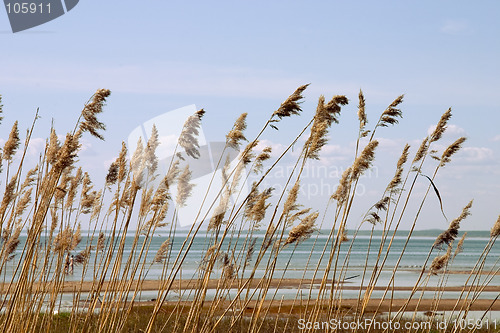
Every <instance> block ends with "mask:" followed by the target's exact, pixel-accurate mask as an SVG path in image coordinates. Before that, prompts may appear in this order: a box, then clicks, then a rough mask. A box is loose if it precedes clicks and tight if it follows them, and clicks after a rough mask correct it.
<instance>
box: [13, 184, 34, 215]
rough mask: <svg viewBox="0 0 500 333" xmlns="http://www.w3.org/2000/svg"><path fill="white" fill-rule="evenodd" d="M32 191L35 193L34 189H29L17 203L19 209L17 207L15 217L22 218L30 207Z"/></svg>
mask: <svg viewBox="0 0 500 333" xmlns="http://www.w3.org/2000/svg"><path fill="white" fill-rule="evenodd" d="M32 191H33V188H29V189H27V190H26V192H24V194H23V196H22V197H21V199H19V202H18V203H17V207H16V212H15V214H14V215H15V216H19V217H21V215H23V213H24V211H25V210H26V208H28V205H29V204H30V202H31V193H32Z"/></svg>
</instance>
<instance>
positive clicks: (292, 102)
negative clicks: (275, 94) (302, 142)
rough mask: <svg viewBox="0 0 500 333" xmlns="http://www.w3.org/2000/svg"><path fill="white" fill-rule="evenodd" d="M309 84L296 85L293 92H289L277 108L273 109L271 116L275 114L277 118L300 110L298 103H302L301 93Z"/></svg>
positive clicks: (297, 112)
mask: <svg viewBox="0 0 500 333" xmlns="http://www.w3.org/2000/svg"><path fill="white" fill-rule="evenodd" d="M307 86H309V84H305V85H303V86H300V87H298V88H297V89H296V90H295V91H294V92H293V94H291V95H290V96H289V97H288V98H287V99H286V100H285V101H284V102H283V103H281V105H280V107H279V108H278V110H276V111H274V113H273V117H274V116H276V117H278V118H279V119H282V118H285V117H290V116H292V115H298V114H300V112H301V111H302V109H301V108H300V104H301V103H302V99H303V98H304V97H303V96H302V93H303V92H304V90H306V88H307Z"/></svg>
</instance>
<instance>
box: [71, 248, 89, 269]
mask: <svg viewBox="0 0 500 333" xmlns="http://www.w3.org/2000/svg"><path fill="white" fill-rule="evenodd" d="M89 257H90V247H87V248H85V249H83V250H81V251H80V252H78V253H77V254H76V255H75V257H74V259H73V262H74V263H75V265H83V264H85V263H86V262H87V260H88V259H89Z"/></svg>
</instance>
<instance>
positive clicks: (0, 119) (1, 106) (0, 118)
mask: <svg viewBox="0 0 500 333" xmlns="http://www.w3.org/2000/svg"><path fill="white" fill-rule="evenodd" d="M2 114H3V104H2V95H0V124H1V123H2V120H3V116H2Z"/></svg>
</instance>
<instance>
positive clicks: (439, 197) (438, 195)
mask: <svg viewBox="0 0 500 333" xmlns="http://www.w3.org/2000/svg"><path fill="white" fill-rule="evenodd" d="M420 175H421V176H424V177H425V178H427V179H428V180H429V181H430V182H431V185H432V188H433V189H434V193H436V196H437V198H438V200H439V205H440V207H441V213H442V214H443V216H444V218H445V219H446V221H448V218H447V217H446V214H445V213H444V209H443V200H442V199H441V194H439V190H438V188H437V187H436V185H435V184H434V182H433V181H432V179H431V178H430V177H429V176H426V175H424V174H422V173H421V174H420Z"/></svg>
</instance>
